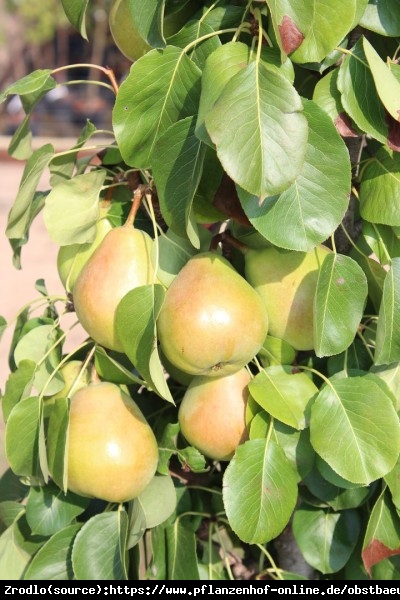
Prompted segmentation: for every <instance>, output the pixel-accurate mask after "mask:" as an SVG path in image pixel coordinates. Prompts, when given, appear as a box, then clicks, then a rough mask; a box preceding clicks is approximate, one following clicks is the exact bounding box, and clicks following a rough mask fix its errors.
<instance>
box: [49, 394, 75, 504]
mask: <svg viewBox="0 0 400 600" xmlns="http://www.w3.org/2000/svg"><path fill="white" fill-rule="evenodd" d="M69 409H70V399H69V398H57V399H56V400H55V402H54V404H53V406H52V409H51V413H50V419H49V425H48V432H49V433H48V436H47V460H48V464H49V471H50V473H51V476H52V479H53V481H54V482H55V483H56V484H57V485H58V486H59V487H60V488H61V489H62V490H63V491H64V493H67V483H68V482H67V473H68V471H67V460H66V449H67V435H68V425H69ZM50 432H51V433H50Z"/></svg>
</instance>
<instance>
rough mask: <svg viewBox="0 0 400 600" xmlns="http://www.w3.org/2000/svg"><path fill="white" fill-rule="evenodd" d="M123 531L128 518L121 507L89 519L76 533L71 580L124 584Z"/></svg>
mask: <svg viewBox="0 0 400 600" xmlns="http://www.w3.org/2000/svg"><path fill="white" fill-rule="evenodd" d="M127 527H128V516H127V514H126V512H125V510H124V509H123V508H122V507H121V508H120V509H119V510H114V511H111V512H104V513H100V514H98V515H95V516H94V517H91V518H90V519H89V520H88V521H87V522H86V523H85V524H84V525H83V527H82V528H81V530H80V531H79V532H78V533H77V535H76V538H75V542H74V545H73V548H72V566H73V570H74V575H75V578H76V579H80V580H82V581H90V580H96V579H97V580H98V579H101V580H103V581H107V580H108V581H112V580H126V579H127V572H126V564H125V560H126V558H125V552H124V548H125V544H126V535H127ZM121 550H122V552H121Z"/></svg>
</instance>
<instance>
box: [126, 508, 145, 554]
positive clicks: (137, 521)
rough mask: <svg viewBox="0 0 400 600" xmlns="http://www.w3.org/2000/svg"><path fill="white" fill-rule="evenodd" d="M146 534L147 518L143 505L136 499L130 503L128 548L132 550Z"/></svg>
mask: <svg viewBox="0 0 400 600" xmlns="http://www.w3.org/2000/svg"><path fill="white" fill-rule="evenodd" d="M145 532H146V517H145V515H144V511H143V507H142V505H141V503H140V502H139V501H138V499H137V498H135V499H134V500H133V501H132V502H130V503H129V525H128V534H127V540H126V548H127V550H130V549H131V548H134V547H135V546H136V544H138V543H139V542H140V540H141V539H142V537H143V536H144V534H145Z"/></svg>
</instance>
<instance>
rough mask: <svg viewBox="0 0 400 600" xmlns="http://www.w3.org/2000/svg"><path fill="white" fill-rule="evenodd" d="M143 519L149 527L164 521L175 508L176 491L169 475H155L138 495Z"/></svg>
mask: <svg viewBox="0 0 400 600" xmlns="http://www.w3.org/2000/svg"><path fill="white" fill-rule="evenodd" d="M137 501H138V502H139V503H140V505H141V507H142V509H143V512H144V515H145V519H146V528H147V529H151V528H152V527H157V525H161V523H164V521H166V520H167V519H168V517H170V516H171V515H172V513H173V512H174V510H175V508H176V503H177V498H176V491H175V487H174V484H173V481H172V478H171V476H169V475H156V476H155V477H153V479H152V480H151V481H150V483H149V484H148V486H147V487H146V488H145V489H144V490H143V492H142V493H141V494H140V495H139V496H138V498H137Z"/></svg>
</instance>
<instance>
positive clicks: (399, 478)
mask: <svg viewBox="0 0 400 600" xmlns="http://www.w3.org/2000/svg"><path fill="white" fill-rule="evenodd" d="M385 482H386V483H387V485H388V488H389V491H390V493H391V496H392V502H393V504H394V505H395V507H396V508H397V510H400V460H398V461H397V463H396V464H395V466H394V469H392V470H391V471H390V473H388V474H387V475H385Z"/></svg>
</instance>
